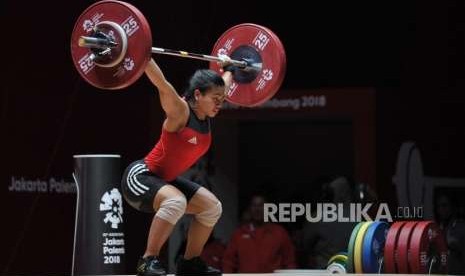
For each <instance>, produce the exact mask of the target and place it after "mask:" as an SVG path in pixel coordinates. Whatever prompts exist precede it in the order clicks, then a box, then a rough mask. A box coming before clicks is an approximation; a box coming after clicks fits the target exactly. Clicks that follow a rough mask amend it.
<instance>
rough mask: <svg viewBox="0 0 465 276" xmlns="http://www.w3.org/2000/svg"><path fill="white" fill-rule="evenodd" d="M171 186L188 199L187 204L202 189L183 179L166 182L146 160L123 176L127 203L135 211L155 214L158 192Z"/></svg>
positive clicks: (138, 162) (134, 164)
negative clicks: (155, 198) (153, 171)
mask: <svg viewBox="0 0 465 276" xmlns="http://www.w3.org/2000/svg"><path fill="white" fill-rule="evenodd" d="M167 184H171V185H173V186H174V187H176V188H178V189H179V190H180V191H181V193H183V194H184V196H185V197H186V199H187V202H189V200H190V199H191V198H192V197H193V196H194V194H195V193H196V192H197V190H198V189H199V188H200V187H201V186H200V185H199V184H197V183H195V182H192V181H190V180H188V179H186V178H183V177H177V178H176V179H175V180H173V181H169V182H166V181H164V180H163V179H161V178H160V177H159V176H157V175H156V174H154V173H152V172H151V171H150V170H149V168H148V167H147V165H146V164H145V162H144V160H137V161H135V162H133V163H131V164H130V165H129V166H128V167H127V168H126V170H125V171H124V174H123V179H122V180H121V188H122V191H123V196H124V198H125V199H126V201H127V202H128V203H129V205H131V206H132V207H134V208H135V209H137V210H139V211H142V212H147V213H153V212H154V210H153V199H154V197H155V195H156V194H157V192H158V190H160V188H161V187H163V186H164V185H167Z"/></svg>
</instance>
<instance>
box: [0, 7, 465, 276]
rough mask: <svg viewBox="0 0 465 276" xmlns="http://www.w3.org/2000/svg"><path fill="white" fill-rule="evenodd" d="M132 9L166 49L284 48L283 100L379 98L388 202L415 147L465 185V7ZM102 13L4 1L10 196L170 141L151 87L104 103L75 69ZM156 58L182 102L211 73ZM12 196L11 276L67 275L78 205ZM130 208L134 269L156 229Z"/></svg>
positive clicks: (66, 199)
mask: <svg viewBox="0 0 465 276" xmlns="http://www.w3.org/2000/svg"><path fill="white" fill-rule="evenodd" d="M130 2H131V3H132V4H134V5H135V6H136V7H138V8H139V9H140V10H141V11H142V12H143V13H144V14H145V16H146V17H147V19H148V21H149V22H150V24H151V28H152V34H153V44H154V46H159V47H166V48H173V49H180V50H181V49H185V50H191V51H193V52H200V53H209V52H210V49H211V48H212V47H213V44H214V42H215V41H216V38H217V37H219V36H220V35H221V34H222V33H223V32H224V31H225V30H226V29H228V28H229V27H231V26H233V25H236V24H239V23H244V22H253V23H257V24H261V25H264V26H267V27H268V28H270V29H271V30H273V31H274V32H275V33H276V34H277V35H278V36H279V37H280V38H281V40H282V42H283V44H284V45H285V48H286V53H287V59H288V70H287V74H286V78H285V80H284V83H283V86H282V89H313V88H322V87H374V88H375V90H376V118H375V119H376V137H377V138H376V163H377V173H376V176H377V181H376V183H372V184H371V185H373V186H375V188H376V190H377V191H378V193H379V194H383V195H384V196H385V197H386V200H394V195H395V192H394V190H393V189H394V188H393V186H392V183H391V177H392V175H393V173H394V169H395V168H394V166H395V162H396V155H397V151H398V149H399V147H400V144H401V143H402V142H403V141H406V140H413V141H415V142H416V143H417V145H418V146H419V149H420V150H421V153H422V156H423V165H424V170H425V173H426V174H427V175H431V176H448V177H463V176H464V171H465V168H464V165H465V164H464V158H463V156H464V151H465V146H464V144H465V143H464V140H465V139H464V138H465V137H464V136H465V132H464V129H465V127H464V124H463V118H464V115H465V114H464V113H465V106H464V105H465V97H464V91H465V82H464V80H465V77H464V76H465V70H464V69H465V68H464V65H465V58H464V55H465V47H464V46H465V45H464V44H465V43H464V37H465V28H464V27H465V25H464V23H465V22H464V20H465V19H464V18H465V17H464V16H463V15H464V14H465V2H463V1H458V0H455V1H454V0H450V1H432V2H427V1H395V2H394V1H389V2H388V1H382V2H380V1H356V2H353V1H350V3H347V1H346V2H342V1H341V2H336V1H285V2H276V1H275V2H273V1H234V2H225V1H221V2H220V1H182V2H179V1H130ZM91 3H93V1H30V2H20V1H12V0H5V1H1V2H0V13H1V15H0V20H1V21H0V26H1V30H2V38H1V43H0V45H1V47H2V48H1V53H2V58H1V62H0V64H1V65H0V66H1V79H0V80H1V82H0V89H1V104H0V129H1V130H0V131H1V136H0V137H1V138H0V139H1V143H0V145H1V147H2V148H1V151H0V152H1V158H2V160H1V161H2V162H1V164H2V169H1V171H0V173H1V175H0V177H1V179H2V182H4V183H2V185H3V186H7V185H9V177H10V176H11V175H25V176H29V177H30V178H34V179H35V178H43V179H46V178H48V177H51V176H62V177H67V178H69V175H70V173H71V170H72V162H73V160H72V158H71V156H72V154H76V153H80V154H86V153H107V152H110V153H113V152H116V153H119V154H121V155H122V156H123V160H122V161H123V164H127V163H128V162H129V161H130V160H133V159H136V158H140V157H141V156H143V155H144V154H145V153H146V151H147V149H148V148H150V147H151V146H152V144H153V143H154V142H155V139H156V137H157V136H158V133H159V129H160V126H161V121H162V116H163V114H162V113H161V111H160V109H159V103H158V99H157V97H156V96H155V95H156V94H155V93H154V90H153V89H152V88H151V87H152V86H151V84H150V83H149V82H148V80H147V79H146V78H145V77H142V78H141V79H140V80H139V81H138V82H137V83H136V84H134V85H133V86H131V87H130V88H127V89H125V90H123V91H101V90H98V89H95V88H93V87H91V86H90V85H89V84H87V83H85V82H84V81H83V80H82V79H81V78H80V77H79V76H78V73H77V71H76V70H75V69H74V67H73V65H72V63H71V57H70V49H69V41H70V36H71V30H72V28H73V25H74V22H75V20H76V19H77V18H78V16H79V15H80V13H81V12H82V11H83V10H84V9H85V8H86V7H87V6H89V5H90V4H91ZM157 60H158V62H159V64H160V66H161V67H162V69H163V70H164V72H165V74H166V75H167V76H168V78H169V79H170V81H171V82H172V83H173V84H174V85H175V87H177V88H178V89H179V90H182V88H183V87H185V82H186V79H187V77H188V76H189V75H190V74H192V73H193V71H194V70H195V69H197V68H199V67H206V66H207V65H206V63H204V62H200V61H192V60H182V59H176V60H174V59H173V58H171V57H157ZM245 127H247V125H246V126H245ZM263 127H264V128H268V129H269V128H272V126H269V125H265V126H263ZM312 131H313V130H312ZM247 135H253V132H250V133H249V132H248V134H247ZM296 141H299V140H298V139H297V140H296ZM298 143H300V141H299V142H298ZM0 195H1V202H0V207H1V213H2V216H1V217H2V221H3V222H2V226H1V228H0V229H2V230H1V231H2V232H1V233H2V234H1V236H2V250H1V251H0V271H1V273H2V274H5V273H8V274H14V273H19V274H34V273H42V272H46V273H61V274H62V273H67V272H68V271H69V270H70V266H71V259H70V256H71V252H72V229H73V227H74V217H72V216H70V212H69V211H66V210H73V208H74V204H75V203H74V197H73V196H72V195H68V196H59V197H58V196H53V195H35V194H26V195H23V194H15V195H10V194H8V192H7V190H6V189H5V188H2V191H1V192H0ZM50 201H53V204H54V205H53V206H50ZM126 210H127V212H128V214H127V216H128V219H127V222H128V224H132V225H140V227H139V228H138V229H134V230H131V231H130V232H129V233H128V239H133V240H134V242H133V243H128V245H127V250H128V254H130V256H131V258H132V259H135V258H137V254H139V251H140V248H142V247H143V242H144V237H145V231H146V224H147V223H148V222H149V220H147V217H146V216H144V215H141V214H136V213H135V212H134V211H132V210H131V209H130V208H126ZM44 213H45V214H47V215H46V216H44V215H43V214H44ZM9 221H11V223H9ZM131 261H133V260H131Z"/></svg>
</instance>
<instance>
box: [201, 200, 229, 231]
mask: <svg viewBox="0 0 465 276" xmlns="http://www.w3.org/2000/svg"><path fill="white" fill-rule="evenodd" d="M222 212H223V208H222V206H221V202H219V201H218V203H216V205H214V207H212V208H210V209H207V210H205V211H203V212H200V213H198V214H197V215H195V218H196V219H197V221H198V222H200V223H201V224H203V225H205V226H207V227H213V226H214V225H215V224H216V222H217V221H218V220H219V219H220V217H221V213H222Z"/></svg>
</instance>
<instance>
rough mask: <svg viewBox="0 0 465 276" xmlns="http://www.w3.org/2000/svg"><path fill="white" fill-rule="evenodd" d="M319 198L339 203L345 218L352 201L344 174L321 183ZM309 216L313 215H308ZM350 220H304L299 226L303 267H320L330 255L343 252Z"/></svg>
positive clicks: (350, 231) (322, 267)
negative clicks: (300, 228)
mask: <svg viewBox="0 0 465 276" xmlns="http://www.w3.org/2000/svg"><path fill="white" fill-rule="evenodd" d="M320 201H323V202H332V203H335V204H338V203H342V204H343V207H344V216H345V217H348V215H349V210H350V203H351V202H353V201H354V193H353V185H351V183H350V181H349V180H348V179H347V178H346V177H337V178H335V179H333V180H332V181H330V182H328V183H324V184H323V186H322V196H321V198H320ZM312 216H313V215H312ZM355 225H356V223H353V222H343V223H341V222H314V223H311V222H308V221H307V222H305V224H304V227H303V229H302V232H303V233H302V236H303V246H304V248H305V257H304V259H305V263H304V265H303V266H304V267H303V268H313V269H324V268H326V265H327V262H328V260H329V258H331V256H333V255H335V254H337V253H338V252H343V251H345V252H347V244H348V242H349V239H350V234H351V233H352V230H353V228H354V227H355Z"/></svg>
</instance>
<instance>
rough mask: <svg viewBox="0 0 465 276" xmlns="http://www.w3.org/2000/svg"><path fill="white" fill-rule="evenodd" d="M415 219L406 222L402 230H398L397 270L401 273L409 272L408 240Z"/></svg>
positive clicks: (415, 222) (415, 223)
mask: <svg viewBox="0 0 465 276" xmlns="http://www.w3.org/2000/svg"><path fill="white" fill-rule="evenodd" d="M417 223H418V222H417V221H409V222H407V223H406V224H405V225H404V227H402V230H400V234H399V238H398V239H397V259H396V263H397V272H398V273H401V274H409V273H410V271H409V262H410V258H411V256H410V252H409V242H410V238H411V236H412V233H413V229H414V228H415V225H417Z"/></svg>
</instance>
